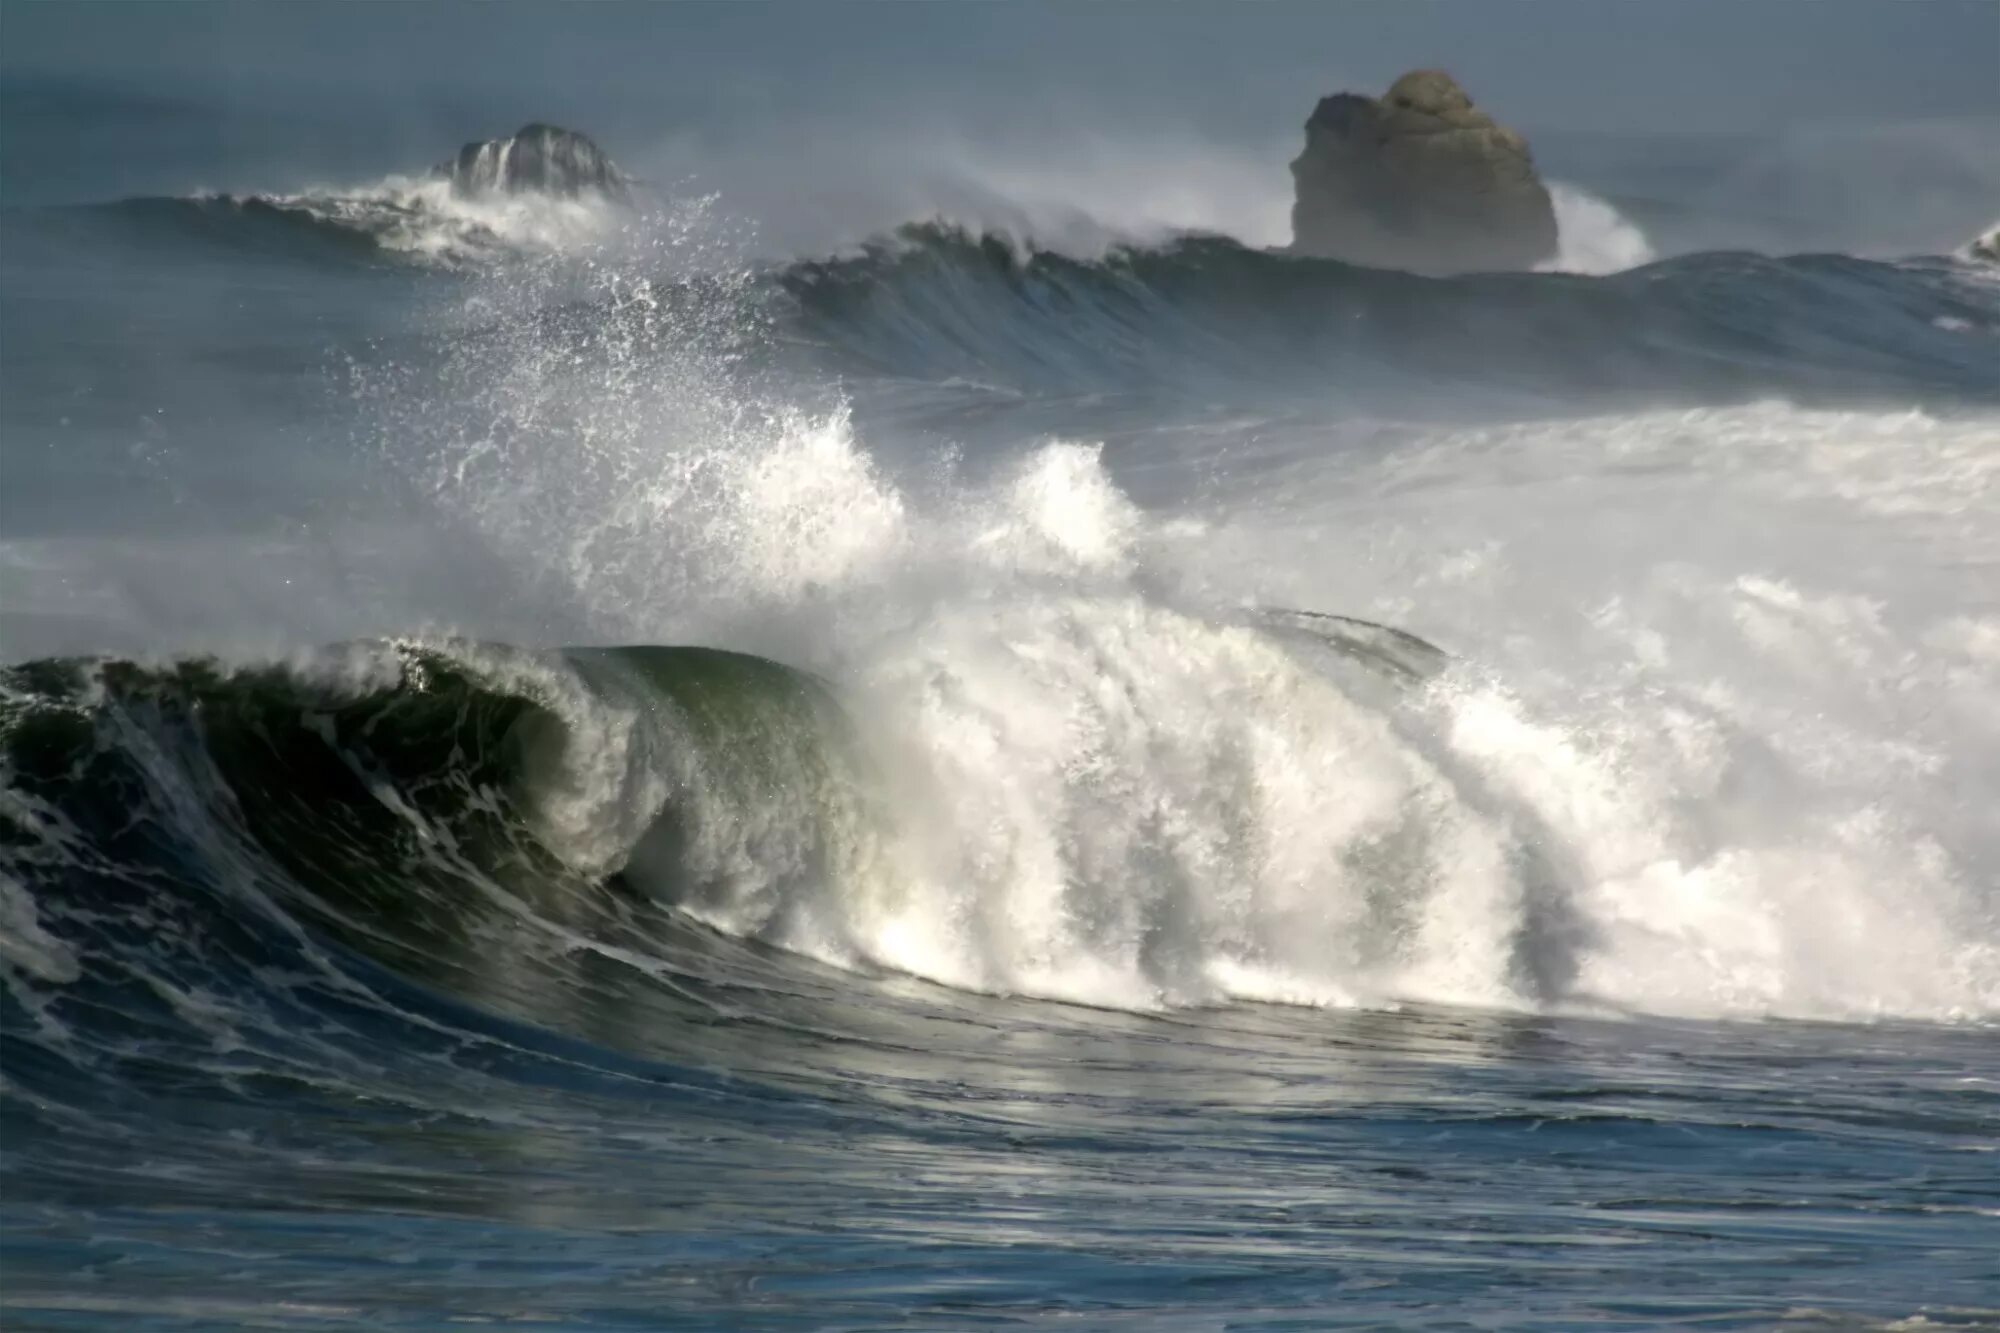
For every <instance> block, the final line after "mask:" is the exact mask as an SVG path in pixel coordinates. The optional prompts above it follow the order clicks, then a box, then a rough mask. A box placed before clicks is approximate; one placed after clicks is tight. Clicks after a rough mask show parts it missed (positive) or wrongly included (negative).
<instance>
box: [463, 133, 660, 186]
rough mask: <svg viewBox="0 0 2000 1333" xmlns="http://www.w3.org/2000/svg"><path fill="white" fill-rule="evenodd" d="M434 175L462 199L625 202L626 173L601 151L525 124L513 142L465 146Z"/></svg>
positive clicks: (578, 139) (579, 139)
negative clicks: (495, 196)
mask: <svg viewBox="0 0 2000 1333" xmlns="http://www.w3.org/2000/svg"><path fill="white" fill-rule="evenodd" d="M436 174H438V175H440V176H443V177H446V178H448V179H449V180H450V181H451V188H452V191H453V192H454V193H456V194H463V195H474V196H476V195H482V194H524V193H532V194H547V195H555V196H557V197H559V198H564V199H574V198H576V197H578V196H579V195H584V194H598V195H602V196H604V197H606V198H610V199H615V200H617V201H619V202H620V203H629V202H630V195H629V193H628V189H627V187H628V185H629V184H630V182H629V181H628V180H627V178H626V176H625V173H624V172H622V171H620V170H619V169H618V167H617V165H616V164H615V163H613V162H612V160H611V159H610V158H609V157H606V156H605V155H604V151H603V150H602V149H600V148H599V147H598V146H597V145H596V144H594V143H592V142H591V141H590V140H589V139H586V138H585V137H584V136H583V135H581V134H578V133H577V132H576V131H574V130H565V129H561V128H559V127H557V126H555V125H543V124H539V123H537V124H533V125H523V126H522V127H521V128H520V129H519V130H517V131H515V133H514V134H513V136H512V137H511V138H506V139H488V140H486V141H485V142H483V143H469V144H467V145H466V146H465V147H463V148H461V149H459V150H458V156H457V157H455V158H453V159H452V160H451V161H449V162H443V163H440V164H439V165H438V167H437V172H436Z"/></svg>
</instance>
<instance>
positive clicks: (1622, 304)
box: [777, 224, 2000, 402]
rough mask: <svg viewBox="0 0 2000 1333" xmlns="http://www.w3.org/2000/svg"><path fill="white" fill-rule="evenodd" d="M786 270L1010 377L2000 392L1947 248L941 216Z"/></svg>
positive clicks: (1683, 392)
mask: <svg viewBox="0 0 2000 1333" xmlns="http://www.w3.org/2000/svg"><path fill="white" fill-rule="evenodd" d="M777 281H778V282H779V284H780V285H781V286H782V288H783V290H784V292H785V293H786V294H787V295H788V296H789V297H790V299H791V300H792V301H793V302H794V303H795V306H796V318H797V320H798V324H799V336H800V337H801V338H802V339H803V340H806V341H808V342H810V343H811V344H813V345H815V346H818V347H822V348H824V349H825V351H826V354H827V356H828V358H829V359H830V360H831V361H832V362H833V364H835V365H836V366H839V367H842V368H845V369H847V370H850V371H858V372H864V373H874V374H887V375H897V376H906V377H910V378H917V379H927V380H943V379H953V378H956V379H962V380H970V381H976V382H982V383H988V384H998V385H1005V386H1008V387H1011V388H1016V389H1040V390H1059V391H1070V392H1090V391H1094V390H1099V389H1104V388H1112V387H1118V386H1139V385H1145V386H1153V387H1162V386H1166V387H1178V388H1181V389H1184V390H1186V391H1187V392H1190V393H1194V394H1200V395H1203V396H1207V397H1214V396H1216V395H1218V394H1220V395H1221V396H1222V397H1223V399H1224V400H1227V399H1228V398H1229V397H1230V396H1231V395H1232V393H1240V392H1242V391H1244V390H1246V389H1247V390H1249V391H1251V392H1253V393H1256V394H1259V395H1262V394H1264V393H1266V392H1267V391H1269V390H1271V389H1274V388H1280V389H1286V388H1289V389H1297V388H1299V387H1301V386H1304V387H1308V388H1310V389H1311V390H1312V391H1313V392H1314V393H1317V394H1321V395H1325V394H1328V393H1331V394H1334V395H1336V396H1338V395H1340V394H1352V395H1367V394H1378V395H1379V394H1385V393H1396V392H1398V391H1402V392H1403V394H1404V396H1406V397H1412V396H1427V397H1430V398H1432V399H1433V400H1435V398H1436V392H1435V386H1436V385H1437V384H1438V382H1440V381H1444V382H1448V383H1451V384H1454V385H1458V386H1467V387H1469V386H1485V387H1488V388H1497V389H1501V390H1508V391H1518V392H1521V393H1532V394H1541V395H1559V396H1560V397H1562V398H1563V399H1564V400H1566V401H1577V400H1586V401H1587V400H1588V399H1589V398H1590V397H1592V396H1593V395H1596V394H1602V393H1610V392H1619V393H1630V392H1642V393H1655V394H1659V395H1671V396H1676V397H1688V396H1695V397H1703V398H1713V397H1714V396H1716V395H1718V394H1721V395H1730V394H1737V395H1744V394H1762V393H1772V392H1782V393H1793V394H1800V395H1809V396H1832V397H1858V396H1867V395H1878V396H1879V395H1885V394H1886V395H1893V396H1896V397H1906V396H1907V395H1909V394H1911V393H1913V392H1914V393H1918V394H1950V395H1965V396H1968V397H1970V398H1971V399H1973V400H1975V401H1981V402H1991V401H1995V400H2000V376H1996V375H1995V374H1994V372H1993V363H1992V355H1991V353H1992V339H1993V337H1994V336H1995V334H1996V333H2000V306H1996V304H1995V302H1994V300H1993V296H1992V293H1991V292H1990V291H1986V290H1981V289H1980V288H1979V287H1978V286H1977V285H1976V284H1970V283H1967V282H1965V281H1963V280H1962V279H1961V277H1960V276H1959V273H1958V271H1957V269H1956V268H1955V267H1954V266H1952V265H1951V264H1949V263H1946V262H1943V261H1940V262H1938V263H1936V264H1915V265H1911V264H1902V265H1896V264H1883V263H1876V262H1872V261H1867V260H1860V259H1852V258H1848V257H1845V256H1838V255H1806V256H1796V257H1792V258H1784V259H1773V258H1767V257H1764V256H1759V255H1752V254H1705V255H1690V256H1685V257H1682V258H1678V259H1671V260H1666V261H1663V262H1659V263H1654V264H1650V265H1646V266H1643V267H1640V268H1637V269H1632V270H1629V271H1626V272H1621V273H1616V274H1613V275H1610V276H1604V277H1586V276H1578V275H1566V274H1553V273H1551V274H1489V275H1475V276H1465V277H1456V278H1445V279H1435V278H1422V277H1416V276H1413V275H1409V274H1402V273H1392V272H1384V271H1379V270H1371V269H1362V268H1355V267H1352V266H1349V265H1346V264H1341V263H1337V262H1334V261H1329V260H1316V259H1304V258H1297V257H1292V256H1286V255H1279V254H1275V253H1270V252H1265V251H1258V250H1251V249H1246V248H1245V247H1243V246H1241V245H1238V244H1236V243H1235V242H1233V241H1230V240H1227V239H1225V238H1221V237H1191V238H1186V239H1183V240H1180V241H1177V242H1174V243H1171V244H1168V245H1164V246H1159V247H1154V248H1137V249H1127V250H1121V251H1115V252H1113V253H1112V254H1110V255H1108V256H1107V257H1105V258H1104V259H1102V260H1097V261H1091V260H1081V259H1075V258H1072V257H1069V256H1066V255H1062V254H1057V253H1053V252H1049V251H1045V250H1036V249H1033V248H1028V247H1023V246H1021V245H1019V244H1018V243H1017V242H1015V241H1013V240H1012V239H1011V238H1008V237H1004V236H996V235H991V234H988V235H974V234H971V233H967V232H964V231H960V230H957V229H954V228H950V227H944V226H937V225H928V224H926V225H913V226H908V227H904V228H902V229H901V230H900V231H899V232H897V233H896V235H895V236H894V237H891V238H887V239H884V240H881V241H878V242H874V243H871V244H869V245H867V246H865V247H863V249H862V252H861V253H860V254H859V255H856V256H851V257H846V258H838V259H832V260H826V261H809V262H800V263H795V264H793V265H791V266H789V267H787V268H786V269H784V270H783V271H782V273H781V274H780V275H778V278H777Z"/></svg>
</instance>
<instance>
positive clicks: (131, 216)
mask: <svg viewBox="0 0 2000 1333" xmlns="http://www.w3.org/2000/svg"><path fill="white" fill-rule="evenodd" d="M10 96H13V97H14V98H15V101H13V102H10V103H9V106H10V107H11V108H13V110H12V112H10V115H15V116H18V117H29V113H30V112H32V117H30V118H29V119H32V123H33V124H35V125H36V126H38V127H39V128H38V131H37V132H38V134H43V133H46V132H49V131H50V127H51V126H54V127H55V128H58V129H59V128H62V127H63V126H74V127H75V130H76V133H78V134H81V135H84V136H85V138H86V139H88V141H90V142H93V143H101V144H103V145H105V147H104V150H103V151H104V154H105V155H106V156H107V159H109V160H114V161H115V160H116V158H117V155H118V154H119V153H121V152H125V153H129V154H130V155H131V157H132V161H133V165H132V167H131V171H130V177H131V179H132V180H133V181H134V182H137V185H136V186H135V187H134V188H118V187H117V186H116V185H115V184H114V183H112V182H110V181H108V180H107V179H105V178H104V177H101V176H93V175H92V174H90V172H88V171H85V170H83V169H82V168H81V167H77V166H76V165H75V163H74V160H73V159H71V158H69V157H62V156H57V155H51V154H48V153H42V155H41V156H36V154H35V153H33V152H27V151H26V150H24V149H21V147H20V143H21V141H20V140H16V142H15V143H14V144H12V145H10V148H9V154H10V155H9V159H8V161H9V163H10V166H9V172H10V180H9V184H8V190H9V203H8V206H7V207H6V208H5V209H4V210H0V442H4V449H5V455H6V460H5V471H6V483H5V485H4V487H0V578H4V581H5V582H4V597H0V647H4V650H5V651H4V653H0V656H3V657H4V659H5V660H6V661H7V662H8V663H9V664H11V665H10V666H9V667H8V668H7V670H6V671H5V673H4V675H3V676H0V778H3V779H4V785H0V979H4V987H0V1043H4V1056H0V1220H3V1221H4V1228H5V1231H4V1237H0V1263H3V1264H4V1268H0V1308H4V1309H5V1311H6V1318H5V1322H6V1324H7V1327H9V1328H23V1329H26V1328H47V1329H72V1328H74V1329H84V1328H89V1329H99V1328H103V1329H206V1328H218V1327H263V1328H273V1327H276V1328H301V1329H312V1328H328V1327H353V1328H376V1327H398V1328H401V1327H408V1328H439V1329H443V1328H447V1327H458V1326H461V1325H464V1324H475V1325H478V1324H494V1325H504V1326H507V1327H522V1328H538V1329H595V1328H604V1329H613V1328H655V1327H688V1328H774V1329H775V1328H801V1329H806V1328H812V1329H820V1328H841V1329H879V1328H939V1329H959V1328H975V1327H1010V1326H1017V1325H1018V1326H1026V1325H1037V1326H1040V1325H1060V1326H1062V1327H1067V1328H1111V1327H1119V1328H1135V1329H1204V1330H1206V1329H1220V1328H1241V1329H1253V1328H1254V1329H1307V1328H1312V1329H1317V1328H1335V1327H1357V1328H1360V1327H1370V1328H1372V1327H1405V1326H1407V1327H1437V1328H1521V1329H1572V1328H1573V1329H1585V1328H1589V1329H1606V1328H1633V1329H1637V1328H1659V1327H1681V1326H1686V1327H1700V1328H1730V1329H1736V1328H1780V1327H1782V1328H1787V1329H1790V1328H1799V1329H1822V1328H1824V1329H1836V1328H1838V1329H1846V1328H1892V1327H1893V1328H1917V1327H1924V1328H1929V1327H1993V1326H1997V1325H2000V1258H1996V1256H2000V1155H1996V1154H2000V1033H1997V1032H1996V1030H1995V1027H1994V1021H1995V1016H1996V1014H2000V896H1996V886H2000V823H1996V817H1995V815H1994V808H1995V806H1994V803H1993V802H1991V801H1989V800H1985V799H1983V795H1984V794H1985V793H1990V792H1993V791H1995V790H2000V713H1996V711H1995V707H1994V700H1995V699H1996V698H2000V651H1996V648H1995V644H1996V643H2000V591H1996V590H2000V545H1996V543H2000V415H1996V413H2000V370H1996V366H2000V359H1997V358H1996V353H1995V348H1996V347H2000V342H1996V341H1995V340H1996V337H2000V287H1996V285H1995V283H1994V280H1993V277H1992V274H1991V271H1990V269H1986V268H1982V267H1981V266H1980V265H1979V264H1977V263H1974V262H1972V261H1970V260H1968V259H1966V258H1964V257H1953V256H1950V255H1911V256H1896V257H1885V256H1883V255H1879V254H1878V255H1874V256H1872V257H1868V258H1861V257H1855V256H1851V255H1844V254H1803V255H1793V254H1785V253H1771V254H1752V253H1748V252H1713V251H1710V252H1699V253H1687V254H1679V255H1670V256H1667V257H1665V258H1660V259H1658V260H1657V261H1656V262H1650V263H1645V264H1641V265H1638V266H1636V267H1631V268H1628V269H1624V270H1622V271H1617V272H1613V273H1609V274H1605V275H1601V276H1586V275H1584V274H1579V273H1547V274H1495V275H1480V276H1470V277H1465V278H1459V279H1445V280H1432V279H1420V278H1414V277H1410V276H1407V275H1402V274H1394V273H1379V272H1370V271H1366V270H1359V269H1353V268H1349V267H1346V266H1343V265H1339V264H1335V263H1330V262H1321V261H1303V260H1295V259H1291V258H1288V257H1285V256H1282V255H1278V254H1273V253H1269V252H1266V251H1264V250H1261V249H1259V248H1257V247H1255V246H1251V245H1245V244H1242V243H1240V242H1238V241H1235V240H1232V239H1230V238H1227V237H1217V236H1198V237H1183V238H1178V239H1166V240H1161V239H1158V238H1154V239H1152V240H1148V241H1143V242H1139V241H1134V242H1130V243H1107V244H1103V245H1094V246H1086V247H1082V248H1078V247H1076V246H1069V247H1066V248H1061V249H1058V248H1052V247H1050V246H1046V245H1037V244H1036V243H1035V242H1034V241H1033V240H1032V238H1023V237H1020V236H1018V235H1001V234H999V233H987V232H982V231H981V230H980V229H979V228H978V227H977V226H976V225H974V226H961V225H957V224H956V223H954V222H949V221H932V220H928V219H917V220H915V221H914V222H913V224H912V225H911V226H909V227H906V228H904V229H902V230H901V231H899V232H896V233H893V234H882V235H877V236H874V237H865V236H856V237H851V238H847V239H848V241H849V242H850V244H848V245H847V246H846V247H845V248H844V250H843V251H842V253H840V254H838V255H834V256H832V257H827V256H825V255H811V256H806V257H803V258H801V257H798V256H788V255H783V254H777V255H774V254H772V253H770V252H769V251H768V249H761V248H760V246H759V243H758V242H757V241H756V240H755V238H754V235H753V234H752V233H751V232H750V230H749V229H748V228H747V227H746V226H744V225H741V220H740V219H737V218H735V217H734V216H733V215H731V213H730V212H729V202H728V200H727V199H726V198H725V199H723V200H721V201H714V200H702V199H700V198H698V197H697V196H696V194H694V193H691V192H685V191H682V192H677V191H676V190H675V189H672V188H667V187H649V189H648V193H647V195H646V198H645V199H643V200H642V202H641V206H640V207H639V208H638V209H637V210H636V211H633V212H629V213H628V212H621V211H618V210H614V209H609V208H604V209H596V208H593V207H592V206H590V205H587V204H585V205H574V206H569V205H557V204H555V203H552V202H550V201H528V202H527V203H524V204H522V205H520V206H519V207H510V208H508V209H498V210H486V211H481V210H478V209H474V208H470V207H468V206H465V205H463V204H455V203H453V202H452V201H451V199H450V198H449V196H448V192H446V193H444V194H440V193H439V191H438V190H437V189H436V188H435V183H434V182H433V183H426V182H425V181H424V180H423V179H422V178H421V167H422V163H421V162H418V163H397V162H387V163H381V162H377V163H373V164H372V165H369V166H367V167H365V168H364V167H362V166H358V165H355V162H356V161H357V160H359V159H363V158H366V157H367V150H368V149H369V148H370V147H371V145H369V144H367V143H362V142H359V141H358V140H357V141H356V142H354V143H348V144H346V145H345V146H344V147H343V146H342V145H341V144H340V143H338V142H335V139H336V138H337V137H338V136H333V137H328V136H326V135H322V136H321V137H320V138H319V139H318V140H315V142H317V143H318V144H319V147H320V150H321V156H322V159H323V162H322V163H321V164H320V165H319V166H318V168H317V169H318V170H321V171H324V172H326V173H328V174H329V175H331V176H333V177H334V178H340V177H341V176H342V175H343V173H344V174H345V177H346V178H348V179H354V180H363V181H367V182H370V183H368V184H364V185H360V186H354V187H351V188H346V189H338V190H336V189H325V188H321V189H306V188H304V185H305V181H306V180H307V179H312V177H310V176H307V175H305V173H304V172H303V171H302V170H301V169H299V168H298V167H297V166H296V164H294V166H293V167H292V168H291V169H290V174H284V175H280V174H279V173H278V172H277V170H276V168H275V167H266V168H265V170H266V171H267V172H268V173H269V174H267V175H266V176H265V177H264V178H263V179H262V180H251V181H246V182H243V191H242V193H240V194H235V195H230V194H197V193H195V192H194V191H192V189H191V188H189V189H182V188H176V187H174V186H170V185H167V184H162V183H159V182H158V181H156V180H155V179H154V177H156V176H157V177H160V178H161V179H162V180H164V179H165V178H167V177H169V176H173V177H175V178H176V179H178V176H177V175H176V172H175V170H174V169H172V168H173V164H174V162H175V161H176V160H177V159H176V158H175V157H174V156H173V154H172V153H171V152H168V151H167V147H170V146H171V145H173V144H175V143H181V142H183V141H184V140H185V139H186V137H187V136H188V135H189V134H191V133H192V131H189V130H188V128H187V126H188V125H189V124H190V123H198V124H208V123H209V122H207V121H204V120H201V119H200V116H201V115H202V114H206V113H198V112H197V111H195V110H189V109H187V108H175V107H165V108H163V107H161V106H158V105H154V104H151V103H145V102H143V101H140V102H133V101H127V100H120V99H116V98H106V97H99V96H95V95H92V96H88V97H86V96H84V95H83V94H78V93H74V92H70V93H63V94H61V95H58V94H57V93H54V92H50V91H48V90H46V89H44V90H41V91H38V92H36V93H35V96H34V98H31V99H30V102H29V103H22V102H20V98H21V97H23V96H26V94H23V93H20V92H19V90H16V91H15V92H14V93H12V94H10ZM24 107H25V108H26V110H24V109H23V108H24ZM189 117H192V118H194V119H193V121H190V120H189V119H188V118H189ZM29 119H19V120H17V123H19V124H26V123H29ZM146 127H150V128H146ZM253 128H254V127H246V128H245V129H244V130H243V134H244V135H245V136H247V137H246V139H245V142H255V143H261V142H262V140H261V139H259V138H258V137H257V135H258V134H266V137H271V138H274V139H275V138H278V137H281V136H280V135H279V134H278V132H277V130H275V129H269V127H266V130H268V133H266V130H257V131H256V132H255V133H253ZM279 128H280V129H282V128H285V127H279ZM149 133H150V134H152V135H153V136H155V138H154V141H153V142H152V150H151V151H141V149H142V148H143V147H144V146H145V145H146V144H147V142H148V141H147V139H146V135H147V134H149ZM176 136H180V137H178V138H177V137H176ZM195 138H197V139H198V138H199V135H196V136H195ZM38 142H39V140H38ZM451 147H452V145H449V144H447V145H442V146H440V148H439V149H438V154H437V155H438V156H443V155H444V154H445V153H446V152H448V151H449V150H450V149H451ZM37 151H39V150H37ZM271 153H272V156H273V159H274V160H275V158H276V157H277V156H278V149H277V148H276V147H275V146H273V147H272V149H271ZM189 154H190V155H189V159H188V160H190V161H195V162H200V161H204V160H206V159H204V158H203V157H202V156H201V154H200V153H199V152H196V151H194V150H192V149H190V150H189ZM245 160H248V161H250V162H251V163H252V165H250V166H241V167H240V168H239V169H240V170H241V171H243V172H245V173H246V174H251V175H254V172H255V170H256V169H257V168H256V166H255V163H256V161H257V160H258V159H257V155H256V154H248V155H247V157H246V159H245ZM65 163H68V164H69V165H68V166H65V165H64V164H65ZM397 166H402V167H404V168H406V169H409V170H412V171H413V172H414V173H415V174H414V175H413V176H412V177H411V178H408V179H394V180H386V181H385V180H383V179H382V177H383V174H384V173H385V172H387V171H389V170H390V169H392V168H395V167H397ZM142 168H143V169H142ZM149 172H150V173H152V174H151V175H148V173H149ZM23 173H25V175H23ZM185 174H187V173H186V172H180V173H179V175H185ZM19 179H26V180H28V181H29V182H30V183H32V184H33V185H34V186H35V188H34V189H30V190H24V191H23V192H22V193H20V194H18V195H17V194H16V192H15V185H16V180H19ZM222 183H225V184H237V183H238V182H235V181H230V182H222ZM253 187H255V188H254V189H253ZM256 190H261V191H262V192H261V193H257V192H255V191H256ZM1300 612H1304V613H1306V614H1299V613H1300ZM1345 617H1358V619H1351V618H1345ZM1415 636H1421V637H1415ZM607 643H615V644H625V645H647V644H652V645H685V646H683V647H672V648H660V647H653V648H647V647H628V648H623V649H619V650H615V651H607V650H601V649H580V648H575V647H569V648H565V645H578V644H607ZM510 645H511V646H510Z"/></svg>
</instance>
